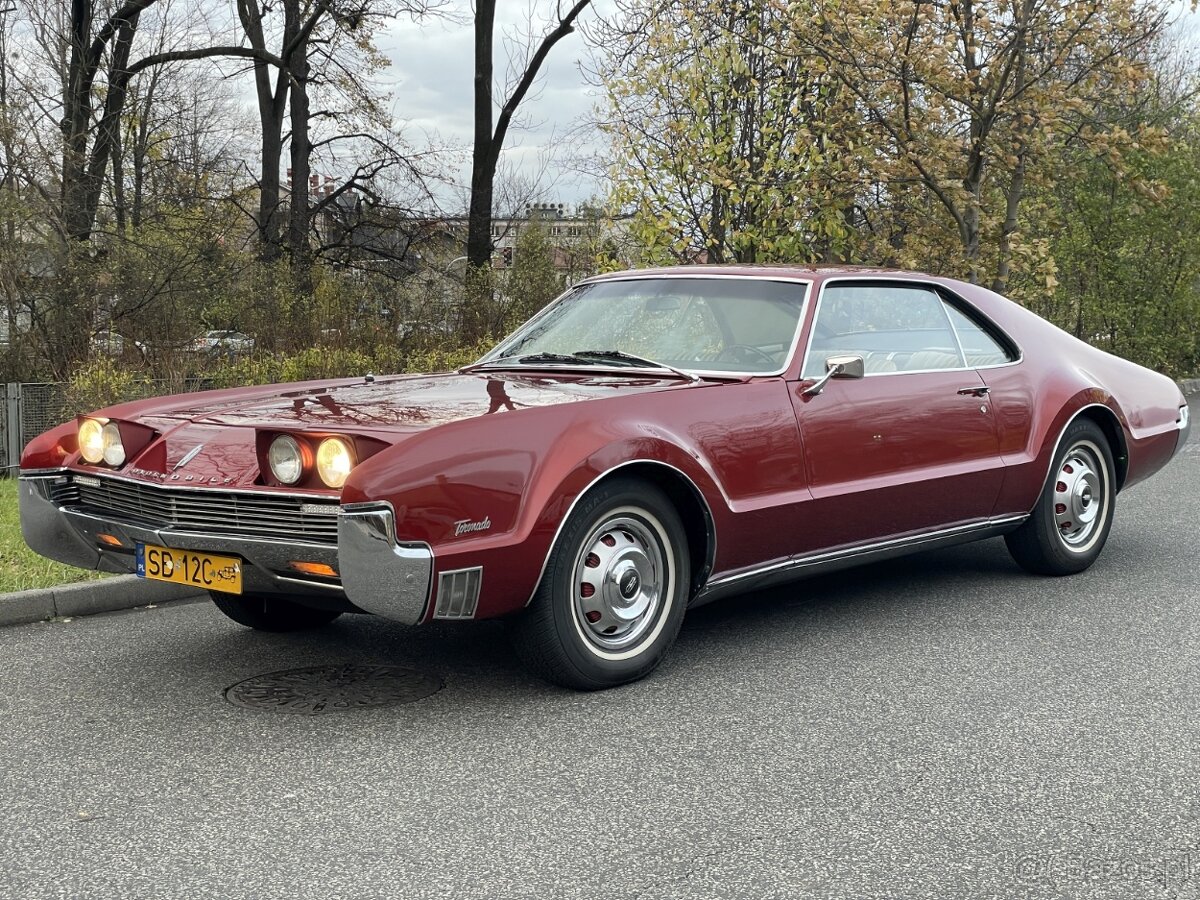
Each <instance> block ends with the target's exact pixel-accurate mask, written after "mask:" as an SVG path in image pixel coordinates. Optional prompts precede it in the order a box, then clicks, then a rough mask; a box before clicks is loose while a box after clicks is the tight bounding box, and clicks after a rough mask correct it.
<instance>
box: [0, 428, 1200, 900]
mask: <svg viewBox="0 0 1200 900" xmlns="http://www.w3.org/2000/svg"><path fill="white" fill-rule="evenodd" d="M1196 412H1200V410H1196ZM1198 535H1200V443H1197V442H1196V441H1193V443H1192V444H1191V445H1190V447H1189V448H1188V450H1187V451H1186V452H1185V453H1184V454H1182V455H1181V456H1180V457H1179V458H1178V459H1177V460H1176V461H1175V462H1173V463H1172V464H1171V466H1170V467H1169V468H1168V469H1167V470H1166V471H1164V472H1163V473H1161V474H1160V475H1159V476H1157V477H1156V478H1155V479H1153V480H1152V481H1150V482H1148V483H1146V484H1144V485H1140V486H1138V487H1136V488H1134V489H1132V490H1130V491H1129V492H1128V493H1127V494H1124V495H1122V496H1121V498H1120V500H1119V501H1118V514H1117V520H1116V526H1115V528H1114V531H1113V534H1112V537H1111V539H1110V541H1109V544H1108V547H1107V549H1106V550H1105V553H1104V555H1103V557H1102V558H1101V560H1100V562H1099V563H1098V564H1097V565H1096V566H1095V567H1094V568H1093V569H1091V570H1090V571H1089V572H1087V573H1085V574H1083V575H1080V576H1076V577H1074V578H1069V579H1057V580H1049V579H1040V578H1035V577H1031V576H1028V575H1025V574H1023V573H1022V572H1021V571H1019V570H1018V569H1017V568H1016V567H1015V566H1014V565H1013V564H1012V563H1011V562H1010V560H1009V558H1008V556H1007V554H1006V552H1005V549H1004V544H1003V542H1002V541H998V540H997V541H989V542H986V543H981V544H975V545H971V546H967V547H961V548H956V549H952V550H948V551H940V552H934V553H926V554H923V555H921V556H917V557H912V558H909V559H908V560H903V561H899V562H895V563H887V564H881V565H877V566H874V567H871V568H868V569H863V570H858V571H856V572H852V573H844V574H841V575H837V576H832V577H827V578H821V579H818V580H813V581H809V582H806V583H802V584H800V585H799V586H795V587H791V588H788V589H784V590H775V591H771V592H765V593H760V594H755V595H750V596H746V597H743V598H737V599H734V600H730V601H727V602H724V603H721V604H718V605H714V606H712V607H708V608H706V609H702V610H697V611H695V612H694V614H692V615H691V616H689V619H688V621H687V622H686V623H685V625H684V628H683V633H682V635H681V637H680V640H679V643H678V645H677V647H676V650H675V652H674V653H673V655H672V656H671V658H670V659H669V660H668V662H667V663H666V664H665V666H664V667H663V668H662V669H660V670H659V672H658V673H657V674H655V675H654V676H653V677H651V678H650V679H649V680H647V681H644V682H642V683H640V684H637V685H633V686H629V687H626V688H623V689H619V690H615V691H609V692H606V693H600V694H592V695H580V694H573V693H569V692H565V691H561V690H558V689H554V688H551V687H547V686H545V685H543V684H541V683H539V682H537V681H534V680H532V679H531V678H529V677H527V676H526V675H525V674H523V672H522V671H521V670H520V669H519V668H518V667H517V666H516V664H515V663H514V661H513V659H512V658H511V657H510V655H509V653H508V651H507V648H506V646H505V644H504V641H503V632H502V629H501V628H500V627H499V626H497V625H494V624H492V623H486V624H477V625H461V626H454V627H449V626H439V627H431V628H426V629H418V630H411V631H410V630H406V629H405V628H402V627H399V626H394V625H391V624H389V623H387V622H383V621H377V620H372V619H367V618H361V617H343V619H341V620H339V621H338V623H336V624H335V625H334V626H332V627H330V628H329V629H326V630H325V631H323V632H319V633H312V634H307V635H302V636H294V635H293V636H271V635H261V634H254V633H251V632H248V631H245V630H243V629H240V628H238V627H237V626H235V625H233V624H232V623H230V622H228V621H227V620H226V619H224V617H222V616H221V615H220V614H219V613H218V612H217V611H216V610H215V609H214V608H212V606H211V605H210V604H208V603H207V602H204V603H198V602H185V603H175V604H170V605H166V606H163V607H160V608H157V609H151V610H135V611H129V612H125V613H114V614H108V615H102V616H93V617H89V618H83V619H75V620H72V621H69V622H52V623H46V624H40V625H31V626H22V627H15V628H8V629H2V630H0V678H2V679H3V681H2V686H0V896H2V897H5V898H8V897H11V898H20V900H32V898H41V897H89V898H91V897H96V898H118V897H145V898H166V897H221V898H241V897H246V898H256V900H258V898H276V897H278V898H289V900H292V898H331V897H339V898H340V897H345V898H368V897H380V898H414V897H447V896H455V897H481V898H482V897H488V898H493V897H495V898H507V897H537V898H557V897H619V898H634V897H638V898H646V897H661V898H683V897H698V898H707V897H748V898H756V900H758V898H768V897H787V898H793V897H796V898H800V897H855V898H857V897H898V896H907V897H947V898H956V900H958V898H966V897H1016V896H1021V897H1033V898H1040V897H1070V898H1076V897H1114V898H1133V897H1151V898H1158V897H1178V898H1196V897H1200V701H1198V699H1197V685H1198V683H1200V654H1198V652H1197V651H1198V649H1200V587H1198V584H1197V582H1198V579H1197V569H1196V566H1197V556H1198V554H1197V550H1198V547H1197V540H1198ZM351 662H357V663H389V664H400V665H405V666H410V667H413V668H415V669H419V670H421V671H423V672H427V673H430V674H433V675H436V676H438V677H440V678H442V679H443V680H444V682H445V686H444V688H443V689H442V690H441V691H440V692H439V693H436V694H434V695H433V696H431V697H428V698H426V699H424V700H421V701H419V702H417V703H413V704H408V705H402V706H392V707H386V708H379V709H368V710H358V711H350V712H339V713H334V714H329V715H321V716H298V715H293V714H287V713H280V712H274V711H262V710H259V711H255V710H248V709H242V708H237V707H234V706H232V705H230V704H228V703H227V702H226V701H225V700H224V699H223V698H222V692H223V690H224V689H225V688H226V687H228V686H230V685H232V684H234V683H235V682H239V681H241V680H243V679H245V678H248V677H250V676H253V675H256V674H259V673H265V672H271V671H275V670H281V669H290V668H296V667H300V666H312V665H320V664H326V663H351Z"/></svg>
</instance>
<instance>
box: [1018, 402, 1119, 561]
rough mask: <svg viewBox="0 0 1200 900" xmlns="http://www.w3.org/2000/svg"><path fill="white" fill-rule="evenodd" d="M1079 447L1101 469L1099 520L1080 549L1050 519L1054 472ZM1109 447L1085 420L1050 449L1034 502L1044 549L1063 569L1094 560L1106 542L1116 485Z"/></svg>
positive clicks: (1060, 467) (1103, 437)
mask: <svg viewBox="0 0 1200 900" xmlns="http://www.w3.org/2000/svg"><path fill="white" fill-rule="evenodd" d="M1080 446H1083V447H1085V448H1086V449H1088V450H1089V451H1091V452H1092V454H1093V455H1094V456H1096V458H1097V459H1099V461H1100V463H1101V467H1102V469H1103V471H1102V472H1100V473H1099V474H1100V476H1101V477H1102V479H1103V502H1104V506H1103V507H1102V510H1101V514H1102V515H1103V517H1104V518H1103V520H1102V521H1101V522H1100V524H1099V526H1098V527H1097V528H1096V531H1095V534H1094V535H1093V536H1092V539H1091V540H1090V541H1089V542H1088V544H1087V545H1086V546H1085V547H1083V548H1075V547H1071V546H1070V545H1069V544H1067V543H1066V542H1065V541H1064V540H1063V539H1062V535H1061V534H1060V533H1059V529H1058V523H1057V522H1056V521H1055V518H1054V488H1055V484H1056V482H1057V481H1058V473H1059V471H1060V470H1061V469H1062V466H1063V463H1064V462H1065V461H1066V459H1067V456H1068V455H1070V453H1071V452H1072V451H1073V450H1075V449H1076V448H1077V447H1080ZM1113 472H1114V465H1113V457H1112V450H1111V449H1110V448H1109V446H1108V440H1107V438H1105V436H1104V433H1103V432H1102V431H1101V430H1100V429H1099V427H1097V426H1096V425H1095V424H1093V423H1092V422H1091V421H1089V420H1083V421H1076V422H1074V423H1072V424H1071V426H1070V427H1069V428H1068V429H1067V430H1066V432H1065V433H1064V434H1063V437H1062V440H1061V441H1060V442H1059V446H1058V448H1057V449H1056V450H1055V451H1054V463H1053V465H1052V466H1051V468H1050V474H1049V477H1048V478H1047V479H1046V485H1045V487H1044V488H1043V489H1042V496H1041V498H1040V500H1039V501H1038V509H1037V516H1038V524H1039V528H1040V530H1041V531H1042V534H1043V539H1044V540H1045V542H1046V544H1047V545H1048V547H1047V549H1049V550H1050V552H1051V553H1052V554H1053V555H1054V556H1055V557H1056V561H1057V562H1058V564H1059V565H1060V566H1061V567H1062V568H1063V569H1067V570H1073V571H1082V570H1084V569H1086V568H1087V567H1088V566H1090V565H1091V564H1092V563H1093V562H1095V561H1096V559H1097V557H1099V556H1100V552H1101V551H1102V550H1103V549H1104V545H1105V543H1106V542H1107V541H1108V535H1109V532H1110V531H1111V530H1112V522H1113V514H1114V512H1115V509H1116V486H1115V482H1114V481H1113Z"/></svg>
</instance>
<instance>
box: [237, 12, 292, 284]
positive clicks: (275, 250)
mask: <svg viewBox="0 0 1200 900" xmlns="http://www.w3.org/2000/svg"><path fill="white" fill-rule="evenodd" d="M238 17H239V18H240V19H241V22H242V28H243V30H244V31H245V32H246V37H247V38H248V39H249V41H250V46H251V48H253V49H254V50H256V51H259V52H265V51H266V48H267V43H266V36H265V34H264V33H263V24H262V10H261V9H260V8H259V6H258V2H257V0H238ZM286 40H287V39H286V38H285V41H286ZM289 84H290V82H289V80H288V73H287V72H284V71H280V72H279V73H278V75H277V77H276V81H275V85H274V87H272V85H271V69H270V67H269V65H268V63H267V62H266V61H265V60H262V59H255V60H254V89H255V94H256V95H257V98H258V121H259V126H260V128H259V131H260V135H261V150H262V152H261V154H260V168H259V178H258V221H257V223H256V224H257V226H258V253H259V258H260V259H262V260H263V261H265V262H271V261H273V260H276V259H278V258H279V255H280V250H281V247H280V239H281V232H282V223H281V222H280V216H279V201H280V196H279V189H280V185H279V164H280V161H281V160H282V158H283V116H284V110H285V108H286V105H287V97H288V86H289Z"/></svg>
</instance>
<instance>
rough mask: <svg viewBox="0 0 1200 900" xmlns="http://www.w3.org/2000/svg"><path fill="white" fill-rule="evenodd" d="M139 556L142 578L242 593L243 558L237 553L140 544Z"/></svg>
mask: <svg viewBox="0 0 1200 900" xmlns="http://www.w3.org/2000/svg"><path fill="white" fill-rule="evenodd" d="M136 559H137V574H138V576H139V577H141V578H149V579H151V580H152V581H170V582H172V583H174V584H187V585H191V586H192V587H197V588H203V589H204V590H206V591H221V592H223V593H226V594H240V593H241V592H242V561H241V560H240V559H238V558H237V557H236V556H214V555H213V554H211V553H196V552H195V551H194V550H175V549H173V548H171V547H159V546H157V545H155V544H138V545H137V555H136Z"/></svg>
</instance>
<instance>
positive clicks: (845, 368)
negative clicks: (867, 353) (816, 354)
mask: <svg viewBox="0 0 1200 900" xmlns="http://www.w3.org/2000/svg"><path fill="white" fill-rule="evenodd" d="M866 374H867V366H866V363H864V362H863V358H862V357H861V356H831V357H829V358H828V359H826V360H825V374H824V375H822V376H821V378H820V379H818V380H817V381H816V382H815V383H814V384H813V385H812V386H811V387H809V388H807V389H805V391H804V396H805V397H815V396H817V394H819V393H821V391H823V390H825V383H826V382H827V381H829V379H830V378H862V377H863V376H864V375H866Z"/></svg>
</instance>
